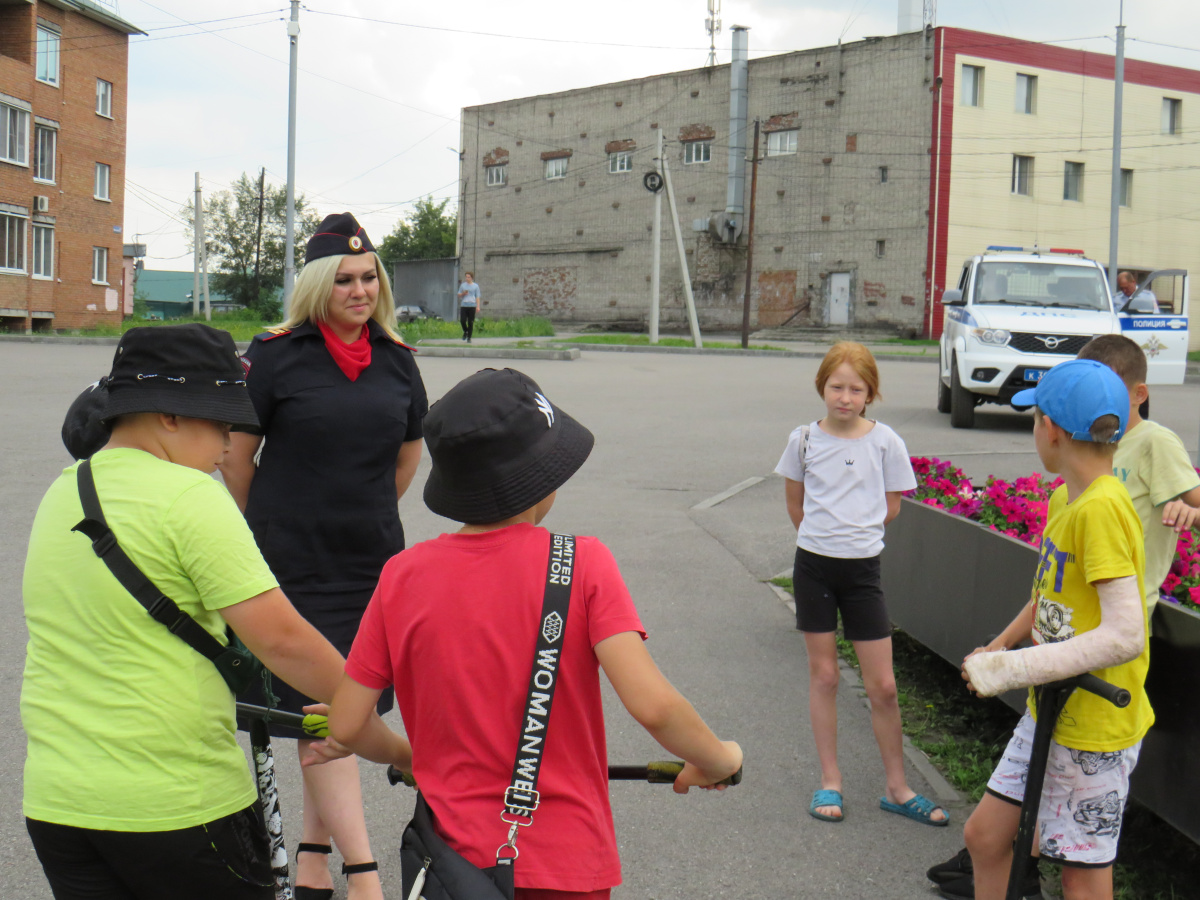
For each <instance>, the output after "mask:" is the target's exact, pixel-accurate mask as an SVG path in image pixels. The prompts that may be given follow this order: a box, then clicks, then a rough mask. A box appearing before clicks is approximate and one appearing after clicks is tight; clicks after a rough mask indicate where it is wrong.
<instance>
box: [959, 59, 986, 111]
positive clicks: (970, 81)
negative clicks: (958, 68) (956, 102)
mask: <svg viewBox="0 0 1200 900" xmlns="http://www.w3.org/2000/svg"><path fill="white" fill-rule="evenodd" d="M959 96H960V97H961V98H962V99H961V101H960V102H961V103H962V105H963V106H983V66H968V65H964V66H963V67H962V93H961V94H960V95H959Z"/></svg>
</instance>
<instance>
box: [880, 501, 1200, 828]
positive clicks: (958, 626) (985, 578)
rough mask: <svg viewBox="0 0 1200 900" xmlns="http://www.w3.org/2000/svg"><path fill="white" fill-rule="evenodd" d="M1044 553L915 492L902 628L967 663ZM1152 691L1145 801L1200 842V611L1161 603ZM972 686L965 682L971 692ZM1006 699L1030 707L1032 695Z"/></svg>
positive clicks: (1137, 783) (892, 586)
mask: <svg viewBox="0 0 1200 900" xmlns="http://www.w3.org/2000/svg"><path fill="white" fill-rule="evenodd" d="M1037 559H1038V553H1037V550H1035V549H1034V548H1033V547H1032V546H1030V545H1029V544H1026V543H1024V542H1023V541H1020V540H1017V539H1016V538H1012V537H1008V536H1007V535H1004V534H1000V533H999V532H996V531H993V530H991V529H990V528H988V527H987V526H985V525H981V524H979V523H978V522H973V521H971V520H969V519H964V518H962V517H961V516H958V515H951V514H950V513H948V512H946V511H944V510H942V509H939V508H936V507H933V506H929V505H927V504H924V503H921V502H918V501H915V500H910V499H907V498H906V499H905V500H904V501H903V506H902V509H901V514H900V516H899V518H897V519H896V520H895V521H894V522H892V523H891V524H890V525H888V528H887V546H886V548H885V549H884V551H883V557H882V575H883V589H884V592H885V593H886V595H887V602H888V610H889V612H890V613H891V617H892V621H893V622H894V623H895V624H896V626H897V627H899V628H902V629H903V630H904V631H906V632H908V633H909V634H910V635H912V636H913V637H914V638H915V639H916V640H918V641H920V642H921V643H922V644H924V645H925V646H926V647H928V648H929V649H930V650H933V651H934V652H935V653H937V654H938V655H939V656H941V657H942V658H943V659H945V660H947V661H949V662H951V663H953V664H955V665H958V664H960V663H961V662H962V658H963V657H964V656H965V655H966V654H968V653H970V652H971V650H973V649H974V648H975V647H978V646H980V645H981V644H983V643H986V642H987V641H988V640H990V639H991V638H992V637H993V636H995V635H997V634H999V633H1000V632H1001V631H1003V630H1004V628H1005V626H1007V625H1008V623H1009V622H1011V621H1012V618H1013V616H1014V615H1016V613H1017V610H1019V609H1020V606H1021V603H1022V602H1023V601H1024V600H1025V599H1027V598H1028V597H1029V593H1030V589H1031V587H1032V585H1033V576H1034V571H1035V569H1036V568H1037ZM1152 630H1153V635H1154V636H1153V637H1152V638H1151V643H1150V674H1149V677H1148V679H1147V682H1146V689H1147V692H1148V693H1149V695H1150V701H1151V703H1152V704H1153V706H1154V711H1155V716H1156V722H1155V725H1154V727H1153V728H1152V729H1151V730H1150V733H1149V734H1148V735H1147V736H1146V740H1145V742H1144V744H1143V745H1142V753H1141V758H1140V759H1139V761H1138V766H1137V769H1136V770H1135V772H1134V776H1133V795H1134V797H1136V798H1137V799H1138V800H1139V801H1140V802H1141V803H1143V804H1145V805H1146V806H1147V807H1149V808H1150V809H1152V810H1153V811H1154V812H1155V813H1157V814H1158V815H1159V816H1161V817H1162V818H1163V819H1165V820H1166V821H1168V822H1170V823H1171V824H1172V825H1174V826H1175V827H1176V828H1178V829H1179V830H1180V831H1181V832H1183V833H1184V834H1186V835H1187V836H1188V837H1190V838H1191V839H1192V840H1194V841H1196V842H1197V843H1200V803H1198V802H1197V801H1198V800H1200V695H1197V694H1196V693H1194V692H1193V685H1194V683H1195V681H1196V676H1197V673H1200V613H1197V612H1195V611H1193V610H1191V609H1185V608H1183V607H1181V606H1176V605H1173V604H1170V603H1166V602H1160V603H1159V604H1158V606H1157V608H1156V609H1155V613H1154V620H1153V624H1152ZM965 689H966V688H965V687H964V690H965ZM1004 700H1005V701H1006V702H1008V703H1009V705H1010V706H1013V708H1014V709H1020V708H1023V707H1024V703H1025V694H1024V692H1021V691H1012V692H1010V693H1009V694H1006V695H1005V696H1004Z"/></svg>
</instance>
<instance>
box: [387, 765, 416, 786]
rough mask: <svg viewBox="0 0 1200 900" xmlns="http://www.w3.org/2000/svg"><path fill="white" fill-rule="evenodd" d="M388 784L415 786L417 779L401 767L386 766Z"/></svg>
mask: <svg viewBox="0 0 1200 900" xmlns="http://www.w3.org/2000/svg"><path fill="white" fill-rule="evenodd" d="M387 779H388V784H391V785H397V784H401V783H403V784H404V785H405V786H406V787H410V788H415V787H416V786H417V780H416V779H415V778H413V777H412V775H411V774H409V773H408V772H405V771H403V770H402V769H397V768H396V767H395V766H388V767H387Z"/></svg>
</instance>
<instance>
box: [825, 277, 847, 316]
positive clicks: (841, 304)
mask: <svg viewBox="0 0 1200 900" xmlns="http://www.w3.org/2000/svg"><path fill="white" fill-rule="evenodd" d="M828 321H829V324H830V325H849V324H850V273H849V272H833V273H832V274H831V275H830V276H829V317H828Z"/></svg>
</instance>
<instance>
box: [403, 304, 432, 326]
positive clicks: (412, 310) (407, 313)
mask: <svg viewBox="0 0 1200 900" xmlns="http://www.w3.org/2000/svg"><path fill="white" fill-rule="evenodd" d="M422 319H432V320H433V321H435V322H440V321H442V317H441V316H439V315H438V314H437V313H435V312H434V311H433V310H431V309H430V308H429V307H427V306H397V307H396V321H397V322H419V321H421V320H422Z"/></svg>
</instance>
